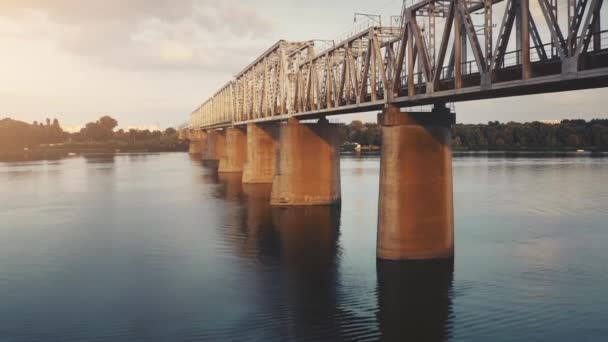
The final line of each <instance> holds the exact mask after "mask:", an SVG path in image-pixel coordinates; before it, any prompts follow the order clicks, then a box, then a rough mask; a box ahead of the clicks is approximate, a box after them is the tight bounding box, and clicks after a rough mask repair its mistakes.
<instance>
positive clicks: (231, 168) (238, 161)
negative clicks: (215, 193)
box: [217, 127, 247, 173]
mask: <svg viewBox="0 0 608 342" xmlns="http://www.w3.org/2000/svg"><path fill="white" fill-rule="evenodd" d="M246 159H247V133H246V132H245V131H244V130H243V129H241V128H235V127H231V128H227V129H226V150H225V153H224V155H222V156H220V161H219V166H218V170H217V171H218V172H220V173H237V172H243V165H245V160H246Z"/></svg>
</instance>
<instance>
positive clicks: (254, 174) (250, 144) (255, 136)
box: [243, 123, 279, 184]
mask: <svg viewBox="0 0 608 342" xmlns="http://www.w3.org/2000/svg"><path fill="white" fill-rule="evenodd" d="M278 136H279V125H278V124H276V123H271V124H249V125H247V162H246V163H245V167H244V170H243V183H245V184H272V179H273V178H274V175H275V172H276V158H277V153H278V150H279V140H278Z"/></svg>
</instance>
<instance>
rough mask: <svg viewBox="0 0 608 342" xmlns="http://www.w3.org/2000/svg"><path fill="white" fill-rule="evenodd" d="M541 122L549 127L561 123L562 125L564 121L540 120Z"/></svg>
mask: <svg viewBox="0 0 608 342" xmlns="http://www.w3.org/2000/svg"><path fill="white" fill-rule="evenodd" d="M539 122H542V123H544V124H547V125H559V124H560V123H562V120H539Z"/></svg>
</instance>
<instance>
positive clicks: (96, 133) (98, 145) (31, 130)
mask: <svg viewBox="0 0 608 342" xmlns="http://www.w3.org/2000/svg"><path fill="white" fill-rule="evenodd" d="M117 126H118V122H117V121H116V120H115V119H113V118H112V117H110V116H103V117H101V118H100V119H99V120H97V121H94V122H89V123H88V124H87V125H86V126H85V127H84V128H82V129H81V130H80V131H79V132H75V133H69V132H66V131H64V130H63V129H62V128H61V125H60V123H59V121H58V120H57V119H54V120H52V121H51V120H50V119H46V121H45V122H41V123H39V122H36V121H35V122H33V123H32V124H29V123H25V122H22V121H17V120H12V119H9V118H6V119H2V120H0V160H36V159H55V158H60V157H62V156H64V155H67V154H69V153H115V152H169V151H187V149H188V146H187V143H184V142H180V141H179V140H178V135H177V130H175V129H174V128H167V129H166V130H164V131H150V130H138V129H130V130H127V131H125V130H123V129H118V130H117V129H116V127H117Z"/></svg>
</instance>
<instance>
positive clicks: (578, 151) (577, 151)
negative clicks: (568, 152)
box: [576, 150, 585, 153]
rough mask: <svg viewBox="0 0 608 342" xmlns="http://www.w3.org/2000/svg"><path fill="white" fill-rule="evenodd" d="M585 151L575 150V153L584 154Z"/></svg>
mask: <svg viewBox="0 0 608 342" xmlns="http://www.w3.org/2000/svg"><path fill="white" fill-rule="evenodd" d="M584 152H585V150H576V153H584Z"/></svg>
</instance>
